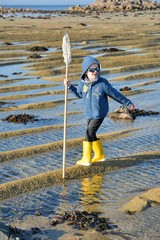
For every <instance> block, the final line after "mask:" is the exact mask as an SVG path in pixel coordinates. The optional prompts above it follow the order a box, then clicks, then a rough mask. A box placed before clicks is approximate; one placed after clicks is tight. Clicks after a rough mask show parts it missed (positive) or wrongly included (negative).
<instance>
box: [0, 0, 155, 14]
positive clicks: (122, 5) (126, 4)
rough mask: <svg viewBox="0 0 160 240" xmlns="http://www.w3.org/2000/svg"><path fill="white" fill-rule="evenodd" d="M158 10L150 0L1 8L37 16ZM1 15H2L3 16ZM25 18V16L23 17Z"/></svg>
mask: <svg viewBox="0 0 160 240" xmlns="http://www.w3.org/2000/svg"><path fill="white" fill-rule="evenodd" d="M157 9H160V3H159V2H156V1H150V0H96V1H94V2H93V3H91V4H90V5H86V6H81V5H75V6H71V7H69V8H68V9H67V10H42V9H31V8H28V9H23V8H3V13H32V14H34V13H39V14H46V13H49V14H92V13H97V14H99V13H106V12H123V11H125V12H128V11H131V12H135V11H149V10H157ZM3 13H2V14H3ZM23 17H25V16H23Z"/></svg>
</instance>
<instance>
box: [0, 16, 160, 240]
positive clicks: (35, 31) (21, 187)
mask: <svg viewBox="0 0 160 240" xmlns="http://www.w3.org/2000/svg"><path fill="white" fill-rule="evenodd" d="M159 22H160V17H159V14H158V12H143V13H128V14H127V16H124V15H123V13H110V14H100V15H96V14H94V15H88V16H76V15H73V16H56V17H55V16H54V17H51V19H31V18H14V17H9V18H6V19H1V20H0V28H1V33H0V35H1V45H0V58H1V60H0V66H1V67H4V68H2V69H8V71H5V70H2V74H4V75H7V74H8V75H9V76H8V78H5V77H0V80H1V81H0V84H1V88H0V93H1V94H2V95H1V96H0V99H1V101H8V100H9V101H10V100H12V101H14V100H15V102H16V100H17V99H20V100H21V99H22V100H23V99H27V98H28V99H30V98H34V97H35V98H36V97H40V96H42V97H43V96H49V97H50V96H57V95H59V98H60V99H56V100H52V101H51V100H50V99H49V100H48V101H47V102H46V101H42V102H40V101H39V102H29V103H24V102H23V101H22V102H21V101H20V102H19V104H17V103H16V104H14V105H13V104H9V106H4V107H3V108H1V113H2V114H4V115H6V114H8V113H10V112H12V113H14V112H17V111H21V110H31V109H32V110H34V109H47V108H53V109H54V108H56V107H57V106H58V105H60V106H61V105H63V104H64V100H63V99H62V98H61V95H62V94H63V93H64V89H58V90H54V91H52V90H48V89H47V88H48V87H49V88H51V87H53V86H55V87H56V84H62V81H63V78H64V74H65V65H64V61H63V57H62V51H61V44H62V37H63V34H64V33H65V32H68V34H69V36H70V40H71V42H72V44H73V49H72V56H73V57H72V58H73V59H72V64H71V67H70V68H69V74H70V75H69V76H70V79H71V80H73V81H74V82H75V83H77V79H78V78H79V74H80V72H81V62H82V58H83V57H84V56H85V55H88V54H90V53H91V52H90V51H89V49H90V47H91V48H95V49H96V51H95V52H93V54H95V55H96V56H98V58H99V60H100V61H101V63H102V66H103V70H102V71H103V73H104V74H105V71H106V70H105V69H107V74H108V73H111V74H116V71H121V72H125V71H126V72H129V71H132V70H137V72H135V73H134V74H130V73H128V74H126V75H125V76H122V77H117V76H116V75H115V77H113V78H112V80H111V81H113V82H121V81H130V80H131V81H132V80H134V79H143V78H145V79H147V78H149V79H151V81H145V82H144V83H141V82H137V83H135V84H134V85H133V88H135V89H133V90H132V91H130V92H126V93H124V94H126V96H127V95H128V96H134V95H136V94H138V95H139V94H144V93H147V92H150V91H153V92H154V91H155V89H154V86H155V84H158V83H159V77H160V71H159V67H160V62H159V59H160V51H159V50H160V46H159V43H158V40H157V39H158V37H159V36H158V35H156V33H157V34H158V33H159ZM119 36H121V37H119ZM7 42H10V43H12V45H8V44H6V43H7ZM22 43H23V44H22ZM34 45H41V46H44V47H47V48H49V49H50V50H49V52H47V53H44V52H43V53H42V52H40V53H39V54H40V55H41V56H42V58H40V59H32V58H30V56H31V54H33V53H32V52H30V51H29V48H30V47H32V46H34ZM79 46H80V48H79ZM105 46H107V47H108V46H109V47H113V46H116V47H117V48H119V49H121V48H124V46H125V47H126V49H128V50H127V51H126V52H125V54H124V53H123V52H118V53H114V52H112V53H110V54H108V53H104V52H103V51H100V52H99V51H98V50H97V49H99V48H100V49H101V50H102V49H103V48H105ZM122 46H123V47H122ZM53 48H55V49H56V51H54V50H53ZM137 48H140V49H142V50H141V51H140V52H138V53H139V54H137V55H136V51H137V50H136V49H137ZM132 53H134V54H132ZM45 54H46V56H44V55H45ZM146 55H147V57H145V56H146ZM22 58H23V59H22ZM17 63H19V64H20V63H21V64H24V65H25V67H24V73H23V72H22V74H19V75H18V76H17V77H15V79H14V80H13V76H12V74H13V72H14V69H13V70H12V71H11V72H10V73H9V71H10V70H9V69H10V68H9V67H10V66H14V65H16V64H17ZM5 67H8V68H5ZM153 67H154V68H156V69H155V71H154V69H153V71H148V72H142V73H139V71H143V69H146V70H149V69H152V68H153ZM3 71H4V72H3ZM22 77H23V78H24V79H25V78H30V77H31V78H32V77H34V78H35V79H34V81H35V83H36V84H34V83H32V82H31V84H25V85H23V86H21V85H19V84H18V85H17V83H18V82H19V81H21V79H20V78H22ZM36 78H37V79H36ZM157 78H158V80H157ZM39 80H41V81H44V83H42V82H41V83H39ZM45 81H47V83H45ZM48 82H49V83H48ZM9 83H13V84H15V85H14V86H4V87H3V84H5V85H7V84H9ZM140 86H141V87H145V86H149V87H150V88H149V89H146V88H144V89H136V88H137V87H140ZM41 88H42V90H41V92H38V93H36V92H34V93H32V94H31V93H29V94H28V93H27V94H26V93H24V92H23V91H27V90H36V89H41ZM5 93H9V94H8V95H5ZM3 95H4V96H3ZM73 100H74V99H73V97H72V98H70V99H69V101H73ZM151 106H152V105H151ZM153 106H155V105H154V104H153ZM78 113H79V112H78ZM74 114H75V112H71V115H74ZM56 126H58V125H54V126H45V127H44V126H42V127H37V128H36V127H35V128H32V129H31V128H30V129H19V130H16V129H14V128H13V129H12V131H6V130H5V131H4V132H1V133H0V138H1V139H4V138H6V139H7V138H10V137H13V136H20V135H23V134H32V133H35V132H43V131H48V130H51V129H52V128H56ZM62 126H63V125H61V124H59V127H57V128H59V129H61V128H62ZM72 126H76V124H75V125H74V124H73V125H71V127H72ZM136 131H138V128H134V127H132V128H131V129H128V130H122V131H116V132H114V131H112V132H111V133H109V134H108V133H107V134H100V137H101V138H102V139H103V140H104V141H106V142H107V141H114V140H117V139H121V138H127V137H128V136H130V134H133V133H135V132H136ZM82 140H83V138H78V137H76V138H75V139H70V140H69V141H68V142H67V144H68V145H67V147H68V148H71V149H72V148H75V147H77V146H78V145H79V144H80V143H81V142H82ZM62 145H63V143H62V141H56V142H54V143H48V144H39V145H38V146H29V147H24V148H18V149H15V150H6V151H2V152H1V153H0V162H6V161H8V163H9V162H10V161H11V162H12V161H14V160H16V159H18V158H20V157H22V156H23V157H26V158H27V157H28V156H32V155H33V156H34V154H37V153H43V152H45V151H50V150H51V149H52V150H55V151H56V150H59V149H61V148H62ZM135 148H136V146H135ZM145 150H146V149H145ZM154 158H155V159H157V158H158V159H159V151H156V150H153V151H152V152H151V151H148V152H147V151H144V152H136V151H135V153H134V154H133V156H132V155H131V156H129V155H128V156H127V157H124V158H123V157H121V158H120V157H119V158H116V159H114V158H111V159H110V160H109V161H108V162H106V165H105V164H102V165H101V166H99V167H96V166H93V167H92V168H90V169H85V168H84V169H83V168H82V169H79V168H78V170H76V169H77V167H76V166H73V167H70V168H68V172H67V173H69V175H70V176H71V173H72V178H82V177H84V176H86V175H87V174H90V175H94V174H97V173H98V172H104V171H108V170H109V171H113V170H115V169H116V170H117V169H121V168H125V167H129V166H132V165H134V164H138V163H140V162H143V161H149V160H151V159H154ZM81 170H82V171H81ZM55 173H56V174H57V175H56V174H55ZM61 174H62V172H61V170H57V171H54V172H52V173H51V172H48V175H47V173H44V174H39V175H36V176H32V177H30V178H29V177H27V178H26V179H25V178H24V179H19V180H17V181H11V182H8V183H4V184H2V185H1V187H0V189H1V190H2V193H3V197H2V198H1V199H7V198H9V197H13V196H15V195H19V194H22V193H26V192H28V191H32V190H35V189H39V188H41V187H48V186H49V185H50V184H51V185H53V184H54V181H55V182H56V181H58V182H56V184H60V183H61V182H62V179H61ZM57 176H58V178H57ZM51 178H52V181H50V179H51ZM35 179H36V180H37V182H36V180H35ZM57 179H58V180H57ZM15 188H16V190H15ZM134 197H135V198H134ZM159 202H160V196H159V188H156V189H151V190H149V191H148V192H146V193H141V194H140V195H138V196H137V195H136V194H133V195H132V194H131V195H130V197H129V198H128V199H123V203H124V204H123V205H122V204H121V206H115V205H113V206H111V207H110V208H108V209H107V211H108V213H109V216H110V217H111V219H112V220H113V221H114V222H115V223H116V224H118V226H119V227H120V229H121V234H119V235H118V234H117V235H115V236H114V235H112V234H108V235H105V236H104V235H102V234H101V233H97V232H95V231H94V230H90V231H87V232H84V231H81V232H79V231H78V232H77V231H76V230H74V229H73V228H72V227H71V226H68V225H66V224H62V225H58V226H57V227H52V226H50V224H49V219H48V218H47V217H43V216H28V218H27V219H24V220H23V221H21V222H19V221H18V222H14V224H15V225H16V226H17V227H18V228H21V229H25V230H27V231H29V233H30V229H31V227H38V228H40V229H42V232H43V235H44V236H45V237H46V239H47V237H48V238H49V239H60V240H63V239H75V240H76V239H77V240H80V239H86V240H87V239H88V240H90V239H114V240H115V239H117V240H121V239H131V240H132V239H133V240H134V239H139V240H143V239H148V240H149V239H150V238H147V230H146V236H140V233H139V235H136V231H140V230H139V229H138V225H139V226H140V225H141V227H143V224H144V227H145V229H147V224H149V223H150V224H151V225H152V221H151V219H150V222H145V219H147V218H148V215H147V214H146V212H148V214H150V216H154V215H155V217H156V216H157V215H156V214H157V213H158V211H159V210H157V208H158V207H157V206H158V205H159ZM158 209H159V208H158ZM142 210H143V211H142ZM149 211H150V213H149ZM126 212H127V214H126ZM128 213H129V214H131V215H128ZM133 213H134V214H133ZM132 214H133V215H132ZM145 214H146V215H145ZM152 227H153V230H150V229H148V231H149V237H150V236H153V238H152V240H157V239H156V237H157V236H158V233H157V236H155V237H154V226H152ZM137 229H138V230H137ZM125 230H126V231H128V233H130V235H129V234H128V235H125ZM123 232H124V234H123ZM157 232H158V230H157ZM53 234H54V237H53ZM78 234H82V235H81V236H78ZM37 237H38V235H37ZM39 237H42V236H39ZM125 237H127V238H125Z"/></svg>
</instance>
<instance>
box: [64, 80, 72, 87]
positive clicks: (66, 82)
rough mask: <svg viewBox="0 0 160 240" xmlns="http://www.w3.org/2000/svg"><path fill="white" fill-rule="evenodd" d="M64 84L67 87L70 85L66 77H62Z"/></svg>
mask: <svg viewBox="0 0 160 240" xmlns="http://www.w3.org/2000/svg"><path fill="white" fill-rule="evenodd" d="M64 85H67V87H70V85H71V83H70V81H69V80H68V79H66V78H65V79H64Z"/></svg>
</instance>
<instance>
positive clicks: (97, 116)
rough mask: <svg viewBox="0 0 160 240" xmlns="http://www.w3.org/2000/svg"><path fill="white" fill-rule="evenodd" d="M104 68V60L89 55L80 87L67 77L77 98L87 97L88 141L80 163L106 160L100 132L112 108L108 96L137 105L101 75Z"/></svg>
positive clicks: (126, 103) (84, 101)
mask: <svg viewBox="0 0 160 240" xmlns="http://www.w3.org/2000/svg"><path fill="white" fill-rule="evenodd" d="M100 70H101V65H100V62H99V61H98V60H97V59H96V58H93V57H91V56H87V57H85V58H84V60H83V62H82V74H81V79H80V81H79V84H78V87H77V88H76V87H75V86H74V85H72V84H71V83H70V81H69V80H68V79H64V84H67V86H68V89H69V90H70V91H71V92H72V93H73V94H74V95H75V96H76V97H78V98H83V107H84V115H85V117H86V119H87V130H86V136H85V141H83V157H82V159H81V160H79V161H77V164H80V165H83V166H90V165H92V163H96V162H102V161H105V160H106V157H105V154H104V151H103V147H102V142H101V139H98V138H97V136H96V132H97V130H98V129H99V127H100V126H101V124H102V122H103V120H104V118H105V117H106V116H107V113H108V111H109V106H108V96H109V97H111V98H112V99H114V100H116V101H117V102H119V103H120V104H123V105H126V106H128V107H129V108H130V109H134V108H135V106H134V104H133V103H132V102H131V101H130V100H129V99H128V98H126V97H125V96H124V95H122V94H121V93H120V92H118V91H117V90H116V89H115V88H113V87H112V86H111V84H110V83H109V82H108V81H107V80H106V79H105V78H102V77H100ZM92 150H93V152H94V157H93V158H92Z"/></svg>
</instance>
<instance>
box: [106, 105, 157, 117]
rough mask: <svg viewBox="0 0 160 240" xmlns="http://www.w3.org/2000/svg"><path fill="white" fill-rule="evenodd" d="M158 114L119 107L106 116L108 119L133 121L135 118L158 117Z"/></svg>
mask: <svg viewBox="0 0 160 240" xmlns="http://www.w3.org/2000/svg"><path fill="white" fill-rule="evenodd" d="M158 114H160V112H156V111H151V110H148V111H145V110H140V109H137V108H136V109H133V110H131V109H129V108H128V107H126V106H121V107H120V108H119V109H118V110H116V111H114V112H111V113H109V114H108V117H110V118H116V119H129V120H134V119H135V118H136V117H137V116H151V115H158Z"/></svg>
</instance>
